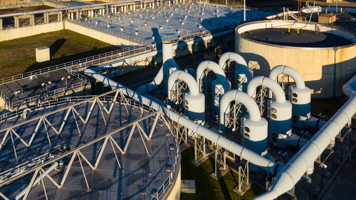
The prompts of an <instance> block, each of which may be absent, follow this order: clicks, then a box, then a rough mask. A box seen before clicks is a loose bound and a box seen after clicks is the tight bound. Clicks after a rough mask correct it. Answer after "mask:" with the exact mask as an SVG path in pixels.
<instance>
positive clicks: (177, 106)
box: [169, 79, 188, 113]
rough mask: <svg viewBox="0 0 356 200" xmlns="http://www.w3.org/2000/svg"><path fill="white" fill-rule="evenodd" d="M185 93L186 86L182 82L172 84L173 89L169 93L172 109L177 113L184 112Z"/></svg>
mask: <svg viewBox="0 0 356 200" xmlns="http://www.w3.org/2000/svg"><path fill="white" fill-rule="evenodd" d="M187 91H188V85H187V84H186V83H185V82H184V81H182V80H179V79H178V80H177V81H176V82H175V83H174V84H173V87H172V88H171V89H170V91H169V92H171V101H172V108H173V109H174V110H175V111H176V112H178V113H183V112H184V111H183V110H184V109H183V102H184V93H186V92H187Z"/></svg>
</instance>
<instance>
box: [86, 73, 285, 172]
mask: <svg viewBox="0 0 356 200" xmlns="http://www.w3.org/2000/svg"><path fill="white" fill-rule="evenodd" d="M84 73H85V74H86V75H88V76H91V77H93V78H95V79H96V80H99V81H101V82H103V83H104V84H107V85H109V86H110V87H111V88H112V89H121V91H122V92H123V94H124V95H126V96H128V97H129V98H132V99H135V100H137V101H140V102H141V103H142V104H143V105H146V106H149V107H151V108H153V109H154V110H157V111H162V112H163V114H164V115H165V116H166V117H168V118H169V119H171V120H173V121H175V122H177V123H179V124H181V125H183V126H185V127H186V128H188V129H190V130H192V131H193V132H196V133H197V134H199V135H201V136H203V137H205V138H206V139H208V140H210V141H212V142H214V143H216V144H217V145H219V146H220V147H223V148H224V149H226V150H228V151H230V152H232V153H234V154H235V155H237V156H240V157H241V158H242V159H245V160H248V161H250V162H251V163H253V164H254V165H257V166H259V167H261V168H263V169H264V170H266V171H268V172H269V173H272V174H274V173H275V172H277V171H278V166H279V165H278V164H276V163H274V162H273V161H271V160H269V159H267V158H265V157H263V156H261V155H259V154H257V153H255V152H253V151H252V150H250V149H246V148H245V147H243V146H241V145H239V144H237V143H235V142H233V141H231V140H229V139H227V138H225V137H223V136H221V135H220V134H218V133H215V132H214V131H212V130H210V129H208V128H205V127H204V126H202V125H199V124H197V123H195V122H193V121H191V120H189V119H187V118H185V117H184V116H182V115H179V114H177V113H175V112H174V111H172V110H169V109H167V108H166V107H163V106H161V105H160V104H158V103H156V102H155V101H152V100H150V99H148V98H146V97H144V96H142V95H141V94H139V93H137V92H134V91H132V90H130V89H129V88H127V87H125V86H123V85H120V84H119V83H117V82H115V81H113V80H111V79H109V78H107V77H105V76H103V75H101V74H99V73H97V72H95V71H93V70H92V69H86V70H85V71H84ZM275 168H276V169H275Z"/></svg>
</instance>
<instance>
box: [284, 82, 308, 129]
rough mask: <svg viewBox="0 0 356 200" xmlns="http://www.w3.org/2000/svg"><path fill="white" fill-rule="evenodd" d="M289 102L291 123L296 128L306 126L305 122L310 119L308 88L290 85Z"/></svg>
mask: <svg viewBox="0 0 356 200" xmlns="http://www.w3.org/2000/svg"><path fill="white" fill-rule="evenodd" d="M289 99H290V102H291V103H292V125H293V127H296V128H306V127H307V126H305V124H304V123H303V122H305V121H306V120H307V119H310V101H311V95H310V89H309V88H308V87H305V88H303V89H299V88H297V87H295V86H292V87H290V98H289Z"/></svg>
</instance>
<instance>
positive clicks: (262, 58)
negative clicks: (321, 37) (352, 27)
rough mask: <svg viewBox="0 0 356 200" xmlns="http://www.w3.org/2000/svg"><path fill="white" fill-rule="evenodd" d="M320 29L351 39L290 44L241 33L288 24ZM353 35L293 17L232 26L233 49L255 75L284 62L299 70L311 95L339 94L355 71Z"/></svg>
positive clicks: (326, 96) (267, 72) (355, 39)
mask: <svg viewBox="0 0 356 200" xmlns="http://www.w3.org/2000/svg"><path fill="white" fill-rule="evenodd" d="M288 26H289V27H291V28H292V29H296V28H297V27H299V28H300V29H306V30H311V31H315V30H319V32H325V33H330V34H334V35H337V36H340V37H343V38H345V39H348V40H349V41H351V42H353V43H352V44H350V45H345V46H338V47H318V48H306V47H291V46H283V45H275V44H269V43H267V42H260V41H255V40H251V39H247V38H245V37H243V33H245V32H247V31H251V30H256V29H266V28H288ZM355 42H356V37H355V36H354V35H353V34H352V33H350V32H348V31H347V30H343V29H340V28H337V27H333V26H328V25H323V24H316V23H310V24H307V23H296V22H294V21H283V20H276V21H259V22H251V23H247V24H243V25H241V26H238V27H237V28H236V29H235V51H236V53H239V54H241V55H242V56H243V57H244V58H245V59H246V61H247V62H248V67H249V69H250V70H251V71H253V74H254V76H259V75H262V76H268V75H269V72H270V70H271V69H272V68H273V67H275V66H276V65H287V66H290V67H293V68H295V69H296V70H298V72H299V73H301V75H302V76H303V78H304V80H305V82H306V85H307V86H308V87H309V88H310V89H311V90H312V97H313V98H328V97H333V96H339V95H341V93H342V85H343V84H345V83H346V82H347V80H349V79H350V78H351V77H352V76H353V75H355V73H356V62H355V52H356V51H355V50H356V47H355V46H356V45H355Z"/></svg>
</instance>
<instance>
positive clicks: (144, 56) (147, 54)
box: [91, 30, 234, 93]
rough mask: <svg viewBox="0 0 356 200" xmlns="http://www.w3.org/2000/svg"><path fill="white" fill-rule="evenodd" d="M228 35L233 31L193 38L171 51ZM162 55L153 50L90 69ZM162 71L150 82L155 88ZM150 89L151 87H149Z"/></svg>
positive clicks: (160, 80)
mask: <svg viewBox="0 0 356 200" xmlns="http://www.w3.org/2000/svg"><path fill="white" fill-rule="evenodd" d="M230 33H234V30H227V31H223V32H220V33H216V34H213V35H208V36H205V37H202V38H195V39H194V40H190V41H186V42H181V43H178V44H177V45H173V46H172V48H173V50H175V49H178V48H181V47H185V46H189V45H193V44H195V43H199V42H203V41H207V40H211V39H213V38H216V37H220V36H223V35H227V34H230ZM162 48H163V45H162ZM161 53H162V49H158V50H155V51H151V52H148V53H143V54H140V55H136V56H132V57H129V58H125V59H122V60H118V61H115V62H112V63H107V64H104V65H101V66H98V67H93V68H91V69H92V70H93V71H96V72H98V71H103V70H107V69H109V68H114V67H120V66H123V65H124V64H125V63H131V62H135V61H139V60H142V59H146V58H150V57H153V56H156V55H158V54H161ZM168 62H170V64H169V65H170V66H172V67H174V66H173V65H175V66H176V67H178V66H177V63H176V62H175V61H174V63H173V62H172V61H168ZM163 72H164V71H163V69H162V70H160V71H159V72H158V74H157V75H156V76H157V77H155V79H154V80H155V82H153V81H152V82H151V84H152V85H154V87H157V86H158V85H160V84H161V83H162V81H163V78H164V77H163V75H164V73H163ZM149 87H151V86H149ZM145 91H146V90H145V89H140V92H142V93H145Z"/></svg>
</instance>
